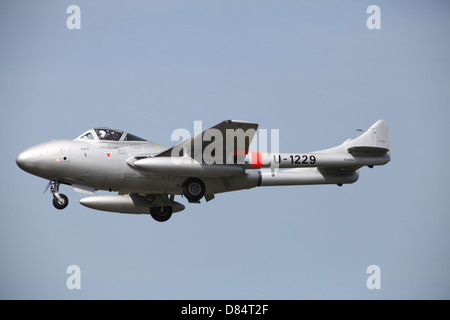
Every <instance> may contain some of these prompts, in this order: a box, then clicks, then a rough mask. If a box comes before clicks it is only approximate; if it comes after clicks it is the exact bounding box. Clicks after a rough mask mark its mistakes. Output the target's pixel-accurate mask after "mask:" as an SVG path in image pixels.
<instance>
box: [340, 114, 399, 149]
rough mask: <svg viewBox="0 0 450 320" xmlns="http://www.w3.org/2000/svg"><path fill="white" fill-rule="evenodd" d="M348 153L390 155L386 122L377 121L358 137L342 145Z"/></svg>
mask: <svg viewBox="0 0 450 320" xmlns="http://www.w3.org/2000/svg"><path fill="white" fill-rule="evenodd" d="M343 145H344V146H345V147H346V148H347V151H348V152H350V153H352V154H353V153H358V154H361V153H362V154H385V153H388V155H390V139H389V131H388V126H387V123H386V121H384V120H378V121H377V122H375V123H374V124H373V125H372V126H371V127H370V128H369V129H367V130H366V131H365V132H364V133H363V134H362V135H360V136H359V137H357V138H355V139H353V140H348V141H346V142H344V144H343Z"/></svg>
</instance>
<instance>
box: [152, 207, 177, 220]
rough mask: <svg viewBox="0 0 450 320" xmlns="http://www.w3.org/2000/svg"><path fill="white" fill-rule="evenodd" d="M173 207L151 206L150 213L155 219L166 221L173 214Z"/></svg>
mask: <svg viewBox="0 0 450 320" xmlns="http://www.w3.org/2000/svg"><path fill="white" fill-rule="evenodd" d="M172 211H173V210H172V207H171V206H164V207H151V208H150V214H151V216H152V218H153V219H155V220H156V221H159V222H164V221H167V220H169V219H170V217H171V216H172Z"/></svg>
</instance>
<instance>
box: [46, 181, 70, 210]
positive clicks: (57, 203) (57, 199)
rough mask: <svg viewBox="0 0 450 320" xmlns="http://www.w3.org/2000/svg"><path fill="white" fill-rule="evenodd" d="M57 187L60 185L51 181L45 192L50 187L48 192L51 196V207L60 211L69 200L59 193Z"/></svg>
mask: <svg viewBox="0 0 450 320" xmlns="http://www.w3.org/2000/svg"><path fill="white" fill-rule="evenodd" d="M59 185H60V183H59V182H58V181H55V180H52V181H50V182H49V183H48V185H47V188H46V189H45V191H47V189H48V188H49V187H50V191H51V193H52V195H53V201H52V202H53V206H54V207H55V208H56V209H58V210H62V209H64V208H66V207H67V205H68V204H69V198H67V196H66V195H65V194H62V193H59ZM45 191H44V192H45Z"/></svg>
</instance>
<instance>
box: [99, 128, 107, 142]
mask: <svg viewBox="0 0 450 320" xmlns="http://www.w3.org/2000/svg"><path fill="white" fill-rule="evenodd" d="M98 133H99V138H100V140H105V139H106V131H105V130H100V131H99V132H98Z"/></svg>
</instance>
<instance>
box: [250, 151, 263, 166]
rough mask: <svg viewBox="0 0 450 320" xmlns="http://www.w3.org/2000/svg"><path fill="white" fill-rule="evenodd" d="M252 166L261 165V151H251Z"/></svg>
mask: <svg viewBox="0 0 450 320" xmlns="http://www.w3.org/2000/svg"><path fill="white" fill-rule="evenodd" d="M252 167H262V154H261V152H252Z"/></svg>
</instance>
